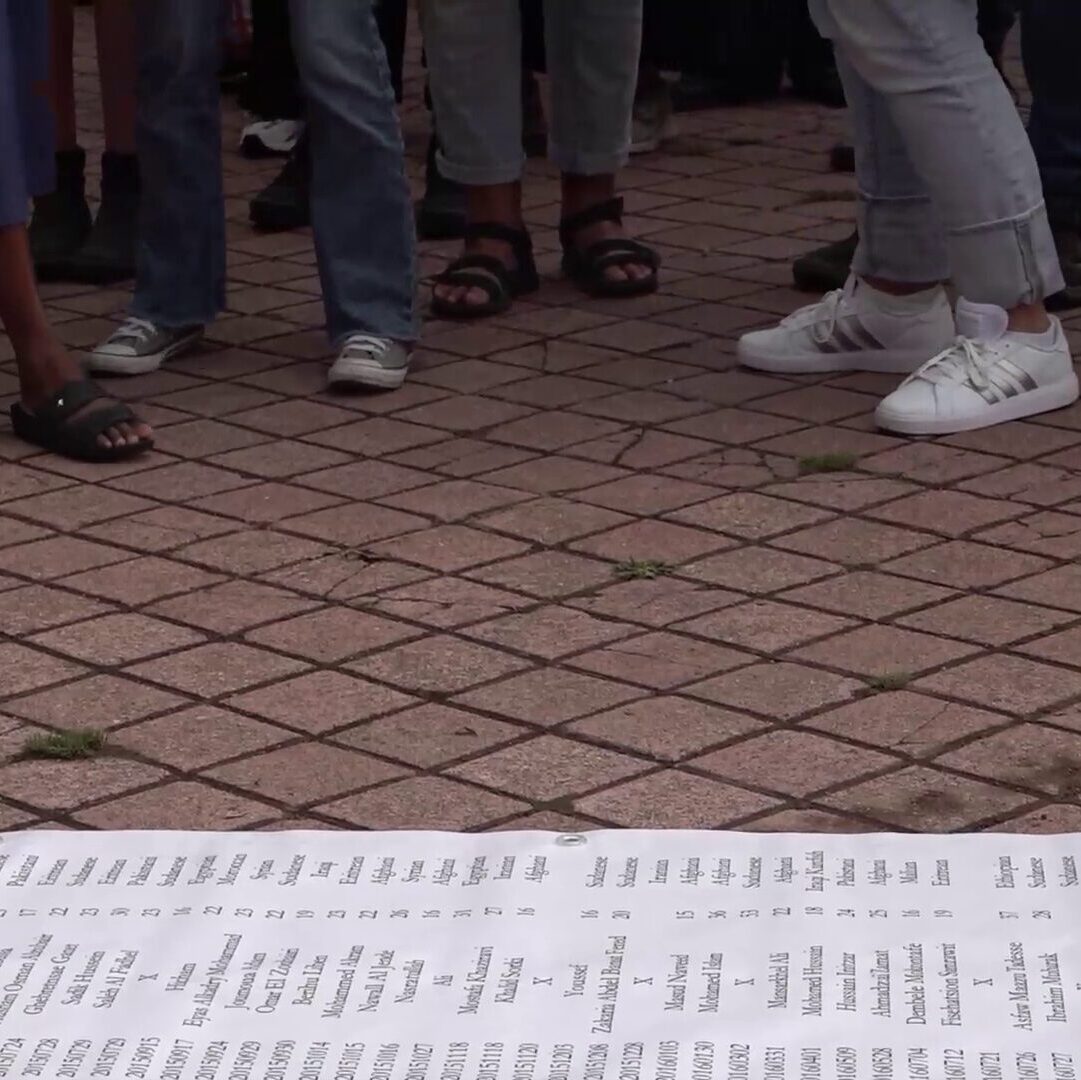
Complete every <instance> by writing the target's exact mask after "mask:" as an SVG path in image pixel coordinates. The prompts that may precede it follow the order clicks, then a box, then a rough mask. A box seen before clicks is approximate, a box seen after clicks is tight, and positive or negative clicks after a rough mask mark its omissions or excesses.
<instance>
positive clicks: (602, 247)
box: [579, 236, 661, 270]
mask: <svg viewBox="0 0 1081 1080" xmlns="http://www.w3.org/2000/svg"><path fill="white" fill-rule="evenodd" d="M579 258H580V259H581V261H582V262H584V263H587V264H588V265H589V266H591V267H594V268H595V269H597V270H607V269H608V267H610V266H631V265H634V264H639V265H641V266H648V267H649V268H650V269H651V270H656V269H658V268H659V267H660V264H661V260H660V257H659V256H658V255H657V253H656V252H655V251H654V250H653V249H652V248H649V247H646V245H645V244H640V243H639V242H638V241H637V240H631V239H629V238H628V237H624V236H614V237H611V238H609V239H607V240H598V241H597V242H596V243H595V244H590V245H589V247H587V248H586V249H585V250H584V251H582V252H580V253H579Z"/></svg>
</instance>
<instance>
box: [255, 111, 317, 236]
mask: <svg viewBox="0 0 1081 1080" xmlns="http://www.w3.org/2000/svg"><path fill="white" fill-rule="evenodd" d="M309 146H310V144H309V141H308V132H307V131H306V130H305V132H304V134H303V135H301V136H300V138H299V139H298V140H297V144H296V146H295V147H294V148H293V152H292V154H290V155H289V160H288V161H286V163H285V165H284V166H283V167H282V171H281V172H280V173H278V175H277V176H276V177H275V178H274V179H273V180H272V181H271V182H270V183H269V184H268V185H267V186H266V187H265V188H263V190H262V191H260V192H259V194H258V195H256V196H255V198H254V199H252V201H251V206H250V212H251V222H252V224H253V225H254V226H255V227H256V228H257V229H264V230H266V231H267V232H284V231H286V230H287V229H302V228H304V227H305V226H306V225H310V224H311V223H312V210H311V153H310V150H309Z"/></svg>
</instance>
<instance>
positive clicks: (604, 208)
mask: <svg viewBox="0 0 1081 1080" xmlns="http://www.w3.org/2000/svg"><path fill="white" fill-rule="evenodd" d="M601 221H614V222H615V223H616V224H617V225H619V224H621V223H622V221H623V197H622V196H619V197H617V198H614V199H608V200H607V201H606V202H600V203H597V204H596V205H594V206H589V207H587V208H586V209H585V210H580V211H579V212H578V213H577V214H571V215H569V216H568V217H565V218H564V219H563V220H562V221H561V222H560V223H559V239H560V241H561V242H562V244H563V246H564V247H569V246H570V245H571V242H572V241H573V239H574V234H575V233H578V232H581V231H582V229H585V228H588V227H589V226H590V225H596V224H598V222H601Z"/></svg>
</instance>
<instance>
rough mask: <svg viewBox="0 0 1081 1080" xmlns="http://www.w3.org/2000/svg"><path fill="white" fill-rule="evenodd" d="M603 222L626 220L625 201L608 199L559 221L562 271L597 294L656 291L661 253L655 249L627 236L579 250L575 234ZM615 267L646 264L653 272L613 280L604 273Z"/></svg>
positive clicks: (623, 294) (620, 294)
mask: <svg viewBox="0 0 1081 1080" xmlns="http://www.w3.org/2000/svg"><path fill="white" fill-rule="evenodd" d="M601 221H614V222H616V224H621V223H622V221H623V200H622V199H609V200H608V201H607V202H603V203H598V204H597V205H596V206H591V207H590V208H589V209H588V210H583V211H582V212H581V213H578V214H572V215H571V216H570V217H565V218H564V219H563V220H562V221H561V222H560V223H559V240H560V243H561V244H562V245H563V273H564V274H565V275H566V276H567V277H568V278H569V279H570V280H571V281H573V282H574V283H575V285H577V286H578V287H579V288H580V289H581V290H582V291H583V292H585V293H588V294H589V295H590V296H596V297H630V296H646V295H648V294H649V293H652V292H656V291H657V271H658V269H659V268H660V265H661V259H660V256H659V255H658V254H657V253H656V252H655V251H654V250H653V249H652V248H648V247H646V245H645V244H640V243H639V242H638V241H637V240H631V239H629V238H628V237H624V236H613V237H611V238H610V239H608V240H598V241H597V242H596V243H593V244H590V245H589V246H588V247H586V248H584V249H581V250H579V248H577V247H576V246H575V244H574V237H575V235H576V234H577V233H579V232H581V230H582V229H585V228H588V227H589V226H590V225H596V224H597V223H598V222H601ZM613 266H645V267H648V268H649V269H650V270H652V271H653V272H652V273H651V274H650V275H649V276H648V277H644V278H627V279H626V280H625V281H612V280H611V279H610V278H606V277H605V276H604V272H605V270H608V269H610V268H611V267H613Z"/></svg>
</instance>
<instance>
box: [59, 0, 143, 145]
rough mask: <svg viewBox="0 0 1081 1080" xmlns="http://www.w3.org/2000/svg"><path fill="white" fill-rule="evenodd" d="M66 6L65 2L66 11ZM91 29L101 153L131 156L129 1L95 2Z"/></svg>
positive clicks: (131, 10)
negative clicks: (102, 141)
mask: <svg viewBox="0 0 1081 1080" xmlns="http://www.w3.org/2000/svg"><path fill="white" fill-rule="evenodd" d="M54 2H55V0H54ZM70 2H71V0H68V6H69V8H70ZM94 28H95V30H96V32H97V42H98V68H99V70H100V73H101V105H102V112H103V114H104V118H105V149H106V150H111V151H112V152H113V153H115V154H134V153H135V77H136V48H135V5H134V3H133V2H132V0H97V3H96V4H95V5H94Z"/></svg>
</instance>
